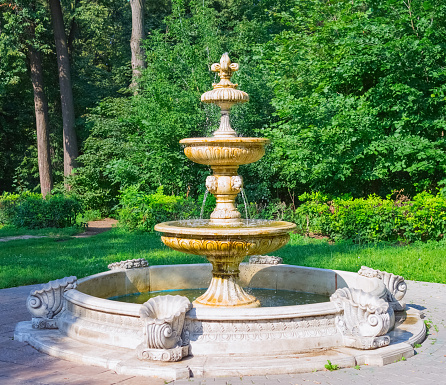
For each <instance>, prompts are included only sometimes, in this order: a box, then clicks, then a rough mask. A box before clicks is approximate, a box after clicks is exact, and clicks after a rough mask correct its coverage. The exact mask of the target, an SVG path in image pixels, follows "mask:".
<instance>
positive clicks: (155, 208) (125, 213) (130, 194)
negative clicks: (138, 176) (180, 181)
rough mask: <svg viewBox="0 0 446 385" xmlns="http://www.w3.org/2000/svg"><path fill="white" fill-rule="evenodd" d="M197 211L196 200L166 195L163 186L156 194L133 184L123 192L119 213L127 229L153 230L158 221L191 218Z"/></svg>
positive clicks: (120, 221) (121, 221)
mask: <svg viewBox="0 0 446 385" xmlns="http://www.w3.org/2000/svg"><path fill="white" fill-rule="evenodd" d="M196 211H197V205H196V202H194V201H192V200H191V199H184V198H183V197H177V196H175V195H164V193H163V188H162V187H160V188H158V190H157V191H156V193H155V194H145V193H143V192H141V191H139V190H138V189H137V188H136V187H135V186H131V187H128V188H127V189H125V190H123V191H122V192H121V199H120V208H119V210H118V215H119V223H120V225H122V226H123V227H125V228H126V229H127V230H139V231H153V227H154V226H155V225H156V224H157V223H160V222H166V221H173V220H178V219H189V218H191V217H192V216H193V215H194V214H195V213H196Z"/></svg>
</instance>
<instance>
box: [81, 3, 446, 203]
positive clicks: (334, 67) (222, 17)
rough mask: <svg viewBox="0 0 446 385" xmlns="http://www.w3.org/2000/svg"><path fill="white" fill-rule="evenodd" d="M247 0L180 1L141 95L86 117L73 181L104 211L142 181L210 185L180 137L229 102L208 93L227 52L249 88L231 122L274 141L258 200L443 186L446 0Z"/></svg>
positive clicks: (253, 187) (106, 104)
mask: <svg viewBox="0 0 446 385" xmlns="http://www.w3.org/2000/svg"><path fill="white" fill-rule="evenodd" d="M241 4H243V5H248V2H239V3H238V6H236V5H235V4H232V5H225V6H223V5H222V4H220V5H219V6H216V3H213V2H207V1H205V2H202V1H200V2H195V1H186V2H184V1H173V2H172V13H171V14H170V15H169V16H168V17H167V18H166V19H165V24H166V28H163V29H159V30H154V31H152V32H151V34H150V35H149V36H148V39H147V40H146V43H145V46H146V58H147V69H146V70H145V71H144V72H143V77H142V79H141V82H140V85H139V86H140V90H139V92H138V95H136V96H132V97H128V98H114V99H106V100H104V101H103V102H102V103H101V105H100V106H99V107H98V108H96V109H95V110H93V111H92V113H91V114H90V116H89V124H90V125H91V135H90V136H89V138H88V139H87V140H86V142H85V144H84V154H83V155H82V156H81V158H80V160H81V162H82V163H83V168H81V169H79V170H78V174H77V177H76V179H75V180H74V182H73V183H74V185H75V188H76V189H77V190H76V191H78V192H79V193H80V194H82V195H83V196H84V197H85V200H86V202H87V205H88V206H89V207H101V208H102V209H103V210H105V211H106V210H107V209H108V208H110V207H113V205H115V204H116V203H117V200H118V198H117V197H118V194H119V190H120V189H122V188H126V187H128V186H130V185H133V184H138V185H139V186H141V188H143V189H145V190H146V192H147V193H154V192H155V190H156V188H157V187H159V186H160V185H163V186H164V189H165V191H166V193H168V194H174V195H185V194H186V193H189V194H191V195H192V196H197V195H198V194H199V193H202V192H203V189H204V187H203V184H202V181H204V179H205V176H206V175H207V174H208V173H209V171H208V170H207V169H206V168H205V167H203V166H199V165H195V164H192V163H191V162H189V161H188V160H187V159H186V158H185V156H184V155H183V153H182V150H181V147H180V145H179V144H178V141H179V140H180V139H182V138H185V137H193V136H205V135H209V134H210V133H211V132H212V131H213V130H214V129H215V128H216V125H217V124H218V110H217V109H214V108H212V107H209V106H204V105H202V104H201V103H200V101H199V99H200V94H201V93H203V92H204V91H206V90H209V89H210V84H211V83H212V81H215V80H214V79H215V75H214V74H212V73H210V72H209V67H210V64H211V63H213V62H216V61H218V60H219V57H220V54H221V53H222V52H224V51H225V50H228V51H229V53H230V55H231V57H232V58H233V60H234V61H238V62H239V63H240V65H241V70H240V71H239V72H238V73H236V74H235V75H234V80H235V81H237V82H238V83H239V85H240V88H241V89H243V90H245V91H247V92H248V93H249V94H250V96H251V101H250V103H248V104H246V105H243V106H238V107H235V108H234V109H233V113H232V121H233V126H234V127H235V128H236V129H237V131H238V132H239V134H240V135H243V136H249V135H255V136H267V137H269V138H270V139H272V145H271V146H270V147H269V148H268V151H267V154H266V156H265V157H264V158H263V159H262V160H261V161H259V162H258V163H256V164H253V165H248V166H243V167H241V168H240V173H241V174H242V175H243V176H244V178H245V186H246V188H247V195H248V197H249V198H250V200H252V201H254V202H257V203H258V204H261V205H264V204H265V203H267V202H271V201H272V200H273V199H275V198H280V200H281V201H286V202H288V203H290V202H291V203H293V204H295V203H296V202H294V199H295V196H297V195H300V194H302V193H303V192H305V191H311V190H316V191H317V190H319V191H325V192H327V193H331V194H334V195H341V194H344V193H349V194H352V196H355V197H361V196H366V195H368V194H370V193H376V194H378V195H379V196H385V195H386V194H389V193H390V192H391V191H392V190H394V189H404V190H405V194H407V195H409V196H414V195H416V194H417V193H419V192H421V191H423V190H426V189H428V190H429V189H430V190H432V189H435V188H437V187H438V188H441V187H442V186H443V183H444V182H445V180H446V179H445V167H446V156H445V153H446V152H445V150H446V141H445V139H444V129H445V125H446V119H445V113H446V100H445V84H446V70H445V68H446V62H445V58H446V54H445V53H446V46H445V43H444V41H446V5H445V4H443V3H442V2H441V1H436V0H433V1H431V2H424V3H423V4H421V3H416V4H413V3H408V5H409V8H408V7H407V6H406V5H405V4H404V3H403V2H395V1H391V0H389V1H387V0H380V1H354V2H336V3H334V4H332V3H329V2H313V1H290V2H286V3H285V2H283V3H281V4H279V2H274V1H265V2H260V3H257V2H256V3H255V4H254V3H253V4H251V3H250V4H249V5H250V7H243V6H242V7H240V6H239V5H241ZM251 5H252V6H251Z"/></svg>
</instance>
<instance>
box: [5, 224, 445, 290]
mask: <svg viewBox="0 0 446 385" xmlns="http://www.w3.org/2000/svg"><path fill="white" fill-rule="evenodd" d="M2 231H4V229H0V237H2V236H5V235H3V234H2ZM25 233H27V234H30V233H31V232H29V231H26V232H25ZM36 234H37V233H33V235H36ZM39 234H42V233H39ZM8 235H18V234H17V232H16V233H14V234H12V233H11V232H9V233H8ZM46 235H51V233H50V232H48V233H46ZM67 235H69V234H65V233H63V232H62V233H58V234H57V233H53V235H52V237H49V238H39V239H28V240H15V241H9V242H2V243H0V288H6V287H14V286H19V285H29V284H34V283H44V282H48V281H50V280H53V279H57V278H62V277H65V276H70V275H75V276H77V277H78V278H82V277H85V276H87V275H90V274H95V273H98V272H101V271H105V270H107V265H108V264H109V263H112V262H116V261H121V260H126V259H133V258H146V259H147V260H148V261H149V264H151V265H160V264H182V263H203V262H206V260H205V258H204V257H199V256H194V255H187V254H181V253H179V252H176V251H173V250H170V249H168V248H167V247H165V246H164V245H163V244H162V243H161V240H160V236H159V234H137V233H128V232H125V231H124V230H122V229H120V228H116V229H113V230H111V231H109V232H106V233H102V234H99V235H96V236H94V237H90V238H70V237H68V236H67ZM273 254H274V255H278V256H281V257H282V258H283V259H284V263H289V264H294V265H300V266H311V267H320V268H326V269H339V270H348V271H358V270H359V268H360V267H361V266H362V265H366V266H370V267H372V268H374V269H379V270H386V271H388V272H392V273H395V274H399V275H402V276H403V277H404V278H406V279H412V280H419V281H430V282H440V283H446V242H428V243H417V244H413V245H409V246H394V245H389V244H378V245H369V246H358V245H354V244H351V243H337V244H333V245H332V244H329V243H328V242H327V241H326V240H314V239H308V238H303V237H301V236H299V235H294V234H293V235H292V237H291V241H290V243H289V244H288V245H287V246H285V247H284V248H282V249H281V250H278V251H276V252H274V253H273Z"/></svg>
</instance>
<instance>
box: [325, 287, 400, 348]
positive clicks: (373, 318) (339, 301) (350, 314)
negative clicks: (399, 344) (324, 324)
mask: <svg viewBox="0 0 446 385" xmlns="http://www.w3.org/2000/svg"><path fill="white" fill-rule="evenodd" d="M330 301H331V302H333V303H334V304H335V305H336V307H337V308H338V310H339V311H340V314H339V315H337V316H336V326H337V328H338V330H339V331H340V332H341V333H342V335H343V336H344V344H345V346H350V347H354V348H359V349H375V348H378V347H382V346H387V345H389V343H390V337H389V336H386V335H385V334H386V333H387V332H388V331H389V330H390V329H391V328H393V326H394V324H395V315H394V312H393V309H392V308H391V307H390V306H389V304H388V303H387V302H386V301H385V300H383V299H381V298H378V297H376V296H374V295H371V294H370V293H366V292H365V291H363V290H361V289H354V288H341V289H338V290H336V292H335V293H334V294H333V295H332V296H331V297H330Z"/></svg>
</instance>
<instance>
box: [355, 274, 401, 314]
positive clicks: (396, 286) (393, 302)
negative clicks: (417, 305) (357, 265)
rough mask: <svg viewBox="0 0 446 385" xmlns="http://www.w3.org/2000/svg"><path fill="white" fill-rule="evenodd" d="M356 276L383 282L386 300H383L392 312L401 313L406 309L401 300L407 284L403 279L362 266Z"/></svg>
mask: <svg viewBox="0 0 446 385" xmlns="http://www.w3.org/2000/svg"><path fill="white" fill-rule="evenodd" d="M358 274H359V275H362V276H364V277H368V278H378V279H380V280H382V281H383V283H384V285H385V286H386V289H387V293H386V298H384V299H385V300H386V301H387V302H389V304H390V306H391V307H392V309H393V310H394V311H402V310H404V309H405V308H406V303H405V302H404V301H402V299H403V297H404V296H405V294H406V291H407V284H406V282H405V281H404V278H403V277H401V276H400V275H395V274H392V273H388V272H387V271H381V270H375V269H372V268H370V267H367V266H362V267H361V269H360V270H359V271H358Z"/></svg>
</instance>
